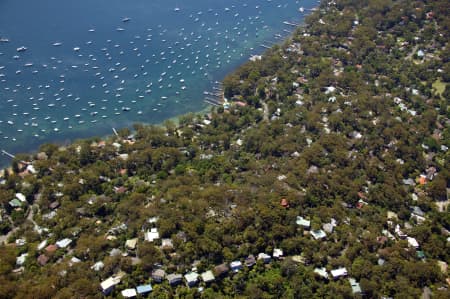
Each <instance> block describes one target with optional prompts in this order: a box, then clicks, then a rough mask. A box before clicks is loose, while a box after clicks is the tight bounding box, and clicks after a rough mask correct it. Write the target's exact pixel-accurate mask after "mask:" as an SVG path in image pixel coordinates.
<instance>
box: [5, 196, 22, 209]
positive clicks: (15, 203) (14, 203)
mask: <svg viewBox="0 0 450 299" xmlns="http://www.w3.org/2000/svg"><path fill="white" fill-rule="evenodd" d="M8 204H9V205H10V206H11V208H20V207H21V206H22V203H21V202H20V201H19V200H18V199H17V198H14V199H13V200H10V201H9V202H8Z"/></svg>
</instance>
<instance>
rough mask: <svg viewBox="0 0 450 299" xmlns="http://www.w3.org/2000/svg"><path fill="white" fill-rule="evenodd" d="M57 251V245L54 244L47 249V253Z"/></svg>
mask: <svg viewBox="0 0 450 299" xmlns="http://www.w3.org/2000/svg"><path fill="white" fill-rule="evenodd" d="M56 250H58V246H56V245H54V244H51V245H48V246H47V247H45V251H46V252H47V253H53V252H55V251H56Z"/></svg>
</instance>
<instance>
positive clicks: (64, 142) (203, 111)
mask: <svg viewBox="0 0 450 299" xmlns="http://www.w3.org/2000/svg"><path fill="white" fill-rule="evenodd" d="M319 4H320V1H319V2H318V3H317V4H316V6H314V7H312V8H307V9H305V13H302V14H301V15H300V18H301V20H299V21H298V25H297V26H296V27H295V28H293V29H292V32H291V33H289V34H288V35H287V36H285V37H284V38H283V39H280V40H277V42H274V43H272V44H271V46H270V48H267V47H261V46H262V45H263V44H262V43H264V42H266V41H267V38H268V36H267V37H265V39H264V40H263V41H255V45H254V47H253V48H252V49H253V50H252V51H253V52H252V53H250V54H249V58H250V57H251V56H252V55H264V53H266V52H267V51H270V49H272V48H273V47H274V46H280V45H283V44H284V43H286V42H287V41H288V40H290V39H291V38H292V36H293V34H294V32H295V30H297V29H298V28H300V27H302V26H304V19H305V18H306V17H307V16H308V15H310V14H311V13H313V12H314V11H315V10H317V5H319ZM280 22H283V21H282V20H281V21H280ZM257 49H258V50H259V51H258V50H257ZM247 62H248V59H247V60H245V61H243V62H242V63H239V64H238V65H237V66H236V67H233V68H232V69H231V70H230V71H229V72H226V73H225V75H224V76H223V78H222V79H221V80H218V81H219V82H222V81H223V79H224V78H225V77H226V76H228V75H229V74H231V73H233V72H235V71H236V70H237V69H239V68H240V67H241V66H242V65H244V64H245V63H247ZM201 101H202V102H203V100H201ZM213 108H214V106H212V105H210V104H206V106H205V107H204V108H203V109H201V110H196V111H187V112H185V113H181V114H178V115H176V116H173V117H169V118H165V119H163V120H162V121H159V122H156V123H148V122H143V121H134V122H131V124H129V125H123V126H120V127H117V128H115V127H113V126H112V127H111V131H112V129H113V128H115V129H122V128H131V127H132V124H135V123H136V124H142V125H145V126H150V125H154V126H158V127H163V126H164V122H166V121H172V122H174V123H175V125H177V126H178V125H179V119H180V118H181V117H183V116H184V115H187V114H190V113H192V114H195V115H198V114H207V113H209V112H211V110H212V109H213ZM112 135H113V132H110V133H106V134H100V135H98V136H97V135H89V136H85V137H79V138H72V137H68V138H64V139H61V140H59V141H58V140H55V141H44V142H40V143H38V144H37V147H36V148H35V149H33V150H31V151H18V152H16V153H12V154H13V155H17V154H25V155H29V156H31V155H33V154H36V153H37V152H38V151H39V147H41V146H42V145H44V144H55V145H57V146H58V147H65V146H68V145H70V144H72V143H74V142H75V141H76V140H83V139H89V138H94V137H98V138H100V139H101V140H104V139H107V138H109V137H111V136H112ZM0 150H4V149H3V148H0ZM6 151H7V152H10V151H8V150H6ZM2 155H4V154H3V153H2ZM12 160H13V159H12V158H11V159H9V160H8V161H9V163H8V162H6V164H4V165H2V164H0V172H1V171H5V170H6V169H8V168H10V167H11V163H12ZM0 163H1V162H0Z"/></svg>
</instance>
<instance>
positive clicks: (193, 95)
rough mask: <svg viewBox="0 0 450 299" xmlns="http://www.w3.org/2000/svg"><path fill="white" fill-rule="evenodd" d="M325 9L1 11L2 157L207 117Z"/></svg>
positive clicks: (274, 5) (4, 6) (114, 5)
mask: <svg viewBox="0 0 450 299" xmlns="http://www.w3.org/2000/svg"><path fill="white" fill-rule="evenodd" d="M316 4H317V3H316V1H310V0H304V1H297V0H284V1H276V0H271V1H268V0H259V1H256V0H248V1H235V0H185V1H181V0H177V1H174V0H164V1H163V0H151V1H149V0H132V1H123V0H122V1H121V0H78V1H66V0H43V1H35V0H3V1H0V38H1V39H2V41H1V42H0V149H5V150H7V151H10V152H12V153H17V152H30V151H33V150H36V149H37V148H38V146H39V145H40V144H42V143H45V142H66V141H69V140H73V139H75V138H80V137H87V136H100V135H104V134H109V133H111V132H112V131H111V128H112V127H116V128H120V127H124V126H130V125H131V124H133V123H135V122H145V123H159V122H161V121H163V120H164V119H167V118H171V117H174V116H176V115H180V114H183V113H187V112H190V111H199V110H201V109H203V108H205V105H206V104H205V103H204V101H203V91H205V90H211V88H212V84H213V83H214V82H215V81H220V80H222V79H223V77H224V76H225V75H226V74H227V73H229V72H230V71H232V70H233V69H234V68H236V67H237V66H238V65H239V64H241V63H243V62H244V61H246V60H248V58H249V57H250V55H252V54H258V53H261V52H263V50H264V48H262V47H261V46H260V45H261V43H265V44H270V43H275V42H280V41H281V37H284V36H286V35H288V32H287V31H288V30H289V31H290V30H292V27H290V26H288V25H285V24H283V21H290V22H295V23H300V22H301V20H302V18H303V17H304V15H305V14H306V13H307V11H308V9H310V8H312V7H313V6H314V5H316ZM300 7H304V8H305V12H303V13H302V12H300V11H299V8H300ZM8 159H9V158H6V157H4V156H0V165H2V166H4V165H5V164H6V163H9V160H8Z"/></svg>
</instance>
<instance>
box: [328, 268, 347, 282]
mask: <svg viewBox="0 0 450 299" xmlns="http://www.w3.org/2000/svg"><path fill="white" fill-rule="evenodd" d="M347 274H348V273H347V269H346V268H344V267H342V268H338V269H334V270H331V276H333V278H335V279H336V278H339V277H342V276H347Z"/></svg>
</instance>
